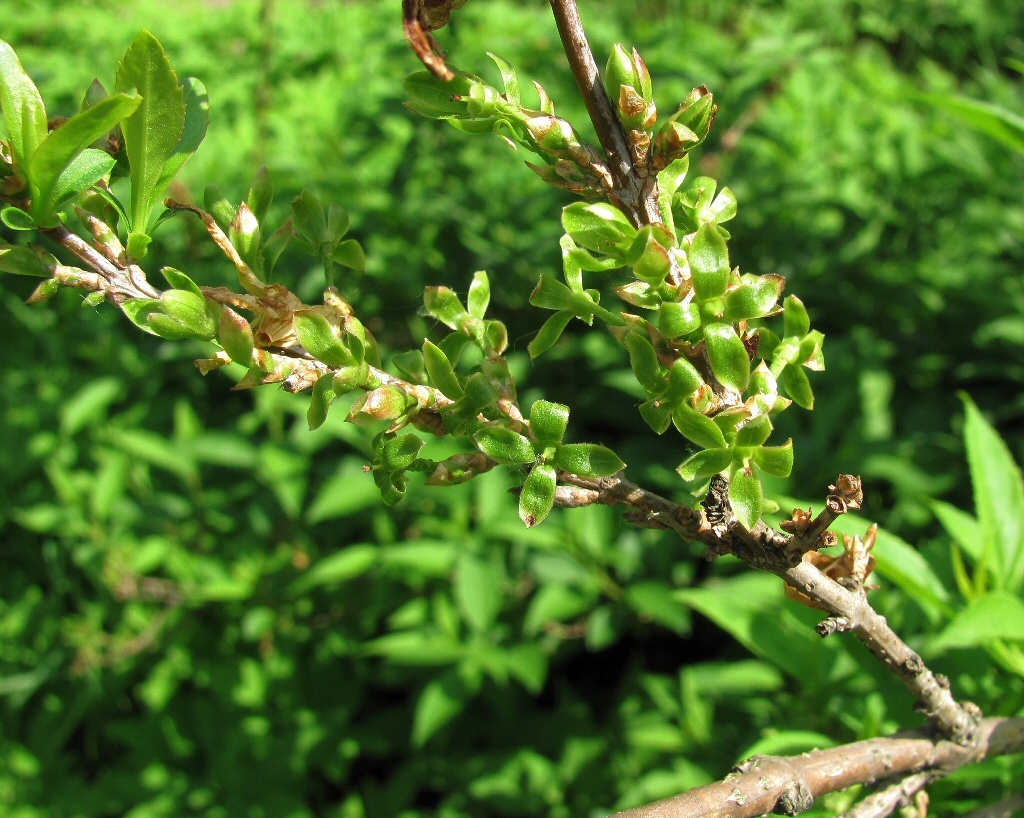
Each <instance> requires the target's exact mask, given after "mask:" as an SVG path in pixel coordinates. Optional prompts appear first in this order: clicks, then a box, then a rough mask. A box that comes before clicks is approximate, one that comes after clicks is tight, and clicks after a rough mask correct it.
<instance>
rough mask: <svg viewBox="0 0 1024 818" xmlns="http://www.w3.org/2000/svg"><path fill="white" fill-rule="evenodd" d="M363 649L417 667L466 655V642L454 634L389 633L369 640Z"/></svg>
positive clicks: (395, 662) (446, 663) (434, 665)
mask: <svg viewBox="0 0 1024 818" xmlns="http://www.w3.org/2000/svg"><path fill="white" fill-rule="evenodd" d="M364 650H365V651H366V653H368V654H370V655H371V656H382V657H384V658H385V659H387V660H388V661H389V662H390V663H392V664H395V665H412V666H414V667H437V666H440V665H450V664H453V663H454V662H457V661H459V659H461V658H462V657H463V655H464V654H465V648H464V647H463V645H462V644H461V643H460V642H458V641H456V640H455V639H453V638H452V637H451V636H448V635H446V634H441V633H431V632H429V631H422V630H417V631H401V632H399V633H389V634H387V635H386V636H381V637H380V638H378V639H373V640H371V641H369V642H367V643H366V644H365V646H364Z"/></svg>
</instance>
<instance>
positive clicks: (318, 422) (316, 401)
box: [221, 310, 338, 432]
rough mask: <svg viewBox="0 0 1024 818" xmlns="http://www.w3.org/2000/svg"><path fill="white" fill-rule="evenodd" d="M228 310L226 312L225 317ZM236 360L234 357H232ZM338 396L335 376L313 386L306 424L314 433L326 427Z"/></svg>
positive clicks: (325, 377)
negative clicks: (332, 406) (325, 424)
mask: <svg viewBox="0 0 1024 818" xmlns="http://www.w3.org/2000/svg"><path fill="white" fill-rule="evenodd" d="M227 312H228V311H227V310H225V311H224V313H225V315H226V314H227ZM223 324H224V320H223V318H222V319H221V326H223ZM229 354H230V353H229ZM232 359H234V356H232ZM337 396H338V393H337V392H336V391H335V390H334V374H333V373H331V372H327V373H326V374H324V375H321V376H320V377H319V378H317V380H316V383H315V384H313V390H312V392H311V393H310V399H309V409H308V410H306V422H307V423H308V424H309V430H310V431H311V432H312V431H314V430H316V429H319V428H320V427H321V426H323V425H324V422H325V421H326V420H327V413H328V411H329V410H330V408H331V404H332V403H334V399H335V398H336V397H337Z"/></svg>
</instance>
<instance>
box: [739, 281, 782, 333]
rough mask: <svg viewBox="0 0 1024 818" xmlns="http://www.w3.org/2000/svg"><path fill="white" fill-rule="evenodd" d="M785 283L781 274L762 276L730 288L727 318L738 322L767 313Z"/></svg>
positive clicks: (777, 298)
mask: <svg viewBox="0 0 1024 818" xmlns="http://www.w3.org/2000/svg"><path fill="white" fill-rule="evenodd" d="M785 283H786V282H785V279H783V278H782V277H781V276H761V277H759V278H758V279H757V280H756V281H751V282H748V283H744V284H741V285H740V286H739V287H736V288H735V289H733V290H730V291H729V292H728V293H726V296H725V320H726V321H729V322H730V323H736V322H737V321H747V320H749V319H751V318H761V317H762V316H764V315H767V314H768V313H770V312H771V311H772V309H773V308H774V307H775V302H776V301H778V300H779V293H781V292H782V287H783V285H784V284H785Z"/></svg>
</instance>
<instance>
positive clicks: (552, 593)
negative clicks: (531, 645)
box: [523, 583, 598, 637]
mask: <svg viewBox="0 0 1024 818" xmlns="http://www.w3.org/2000/svg"><path fill="white" fill-rule="evenodd" d="M597 599H598V593H597V591H596V590H594V589H592V588H573V587H571V586H568V585H563V584H561V583H549V584H546V585H542V586H541V587H540V589H539V590H538V591H537V593H536V594H534V595H533V599H531V600H530V607H529V608H528V609H527V611H526V617H525V618H524V619H523V633H524V635H526V636H528V637H533V636H536V635H537V634H538V633H540V632H541V631H542V630H544V627H545V626H546V625H548V624H549V623H553V622H566V621H568V620H570V619H574V618H575V617H578V616H580V615H581V614H583V613H586V612H587V611H589V610H590V609H591V608H592V607H593V606H594V603H595V602H597Z"/></svg>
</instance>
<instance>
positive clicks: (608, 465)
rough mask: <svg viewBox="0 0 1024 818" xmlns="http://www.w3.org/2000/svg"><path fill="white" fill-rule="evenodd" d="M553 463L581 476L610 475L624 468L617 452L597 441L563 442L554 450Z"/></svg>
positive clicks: (624, 465)
mask: <svg viewBox="0 0 1024 818" xmlns="http://www.w3.org/2000/svg"><path fill="white" fill-rule="evenodd" d="M555 465H556V466H557V467H558V468H560V469H562V470H563V471H567V472H570V473H572V474H578V475H580V476H581V477H611V475H613V474H615V473H616V472H619V471H622V469H624V468H626V464H625V463H623V462H622V461H621V460H620V459H619V456H618V455H617V454H615V452H613V451H612V450H611V449H609V448H607V447H605V446H600V445H598V444H597V443H565V444H563V445H561V446H559V447H558V448H557V449H556V450H555Z"/></svg>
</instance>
